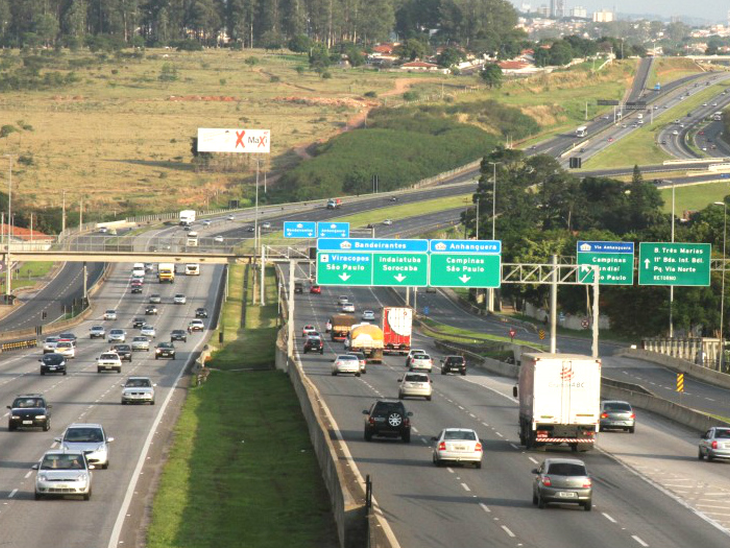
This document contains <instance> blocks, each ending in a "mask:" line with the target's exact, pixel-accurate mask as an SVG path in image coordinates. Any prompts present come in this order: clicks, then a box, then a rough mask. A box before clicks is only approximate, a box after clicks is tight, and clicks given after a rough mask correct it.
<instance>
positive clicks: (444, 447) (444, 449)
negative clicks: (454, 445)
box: [439, 441, 446, 451]
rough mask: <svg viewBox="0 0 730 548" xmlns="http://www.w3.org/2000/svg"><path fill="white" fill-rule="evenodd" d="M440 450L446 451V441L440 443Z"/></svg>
mask: <svg viewBox="0 0 730 548" xmlns="http://www.w3.org/2000/svg"><path fill="white" fill-rule="evenodd" d="M439 451H446V442H445V441H442V442H441V443H439Z"/></svg>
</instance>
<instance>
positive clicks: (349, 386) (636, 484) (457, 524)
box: [295, 287, 730, 548]
mask: <svg viewBox="0 0 730 548" xmlns="http://www.w3.org/2000/svg"><path fill="white" fill-rule="evenodd" d="M340 294H347V295H349V296H350V299H351V301H352V302H354V303H355V306H356V310H357V312H358V313H359V312H361V311H362V310H365V309H368V308H370V309H373V310H379V307H380V305H381V304H397V303H394V301H393V297H392V294H391V293H390V291H388V290H385V289H375V288H373V289H370V288H337V287H331V288H324V290H323V292H322V294H321V295H314V294H309V293H304V294H303V295H298V296H297V297H296V311H297V312H296V328H299V327H300V326H301V325H303V324H305V323H314V324H315V325H316V326H317V327H319V328H320V329H322V328H323V327H324V323H325V321H326V318H327V317H329V315H331V314H332V313H334V312H336V309H337V307H336V299H337V296H338V295H340ZM432 295H433V294H429V297H431V296H432ZM503 329H504V327H503ZM295 332H298V329H295ZM301 343H302V339H301V338H298V341H297V346H298V347H300V346H301ZM560 344H561V345H563V341H561V343H560ZM414 346H417V347H423V348H425V349H427V350H429V351H431V352H432V355H433V356H435V357H437V358H438V357H439V356H441V355H442V353H441V352H438V351H436V350H435V348H434V347H433V345H432V342H431V341H430V340H429V339H427V338H423V337H420V336H417V337H416V339H415V342H414ZM341 350H342V345H341V343H334V342H330V341H327V346H326V352H325V355H324V356H319V355H311V354H308V355H301V356H300V357H299V358H300V360H301V361H302V364H303V368H304V371H305V373H306V374H307V375H308V376H309V378H310V379H311V380H312V381H313V382H314V383H315V385H316V386H317V388H318V390H319V392H320V394H321V396H322V397H323V399H324V401H325V403H326V405H327V407H328V408H329V410H330V412H331V413H332V415H333V417H334V419H335V422H336V424H337V429H338V430H337V432H336V433H335V434H336V435H337V437H338V438H341V439H342V440H343V442H344V443H345V444H346V445H347V449H348V451H349V453H350V455H351V456H352V459H353V461H354V463H355V464H356V465H357V467H358V469H359V470H360V472H361V474H362V475H363V476H364V475H365V474H369V475H370V476H371V478H372V479H373V488H374V495H375V498H376V500H377V501H378V504H379V505H380V507H381V509H382V510H383V512H384V514H385V516H386V517H387V519H388V521H389V523H390V525H391V527H392V528H393V530H394V532H395V534H396V536H397V538H398V541H399V542H400V545H401V546H402V547H404V548H410V547H422V546H423V547H429V546H433V547H436V546H439V547H440V546H449V547H454V548H457V547H474V546H535V547H538V546H539V547H541V548H545V547H548V548H550V547H561V546H576V547H585V546H606V547H615V546H639V547H642V546H643V547H646V546H657V547H659V546H661V547H665V546H677V547H685V546H688V545H693V546H697V545H699V546H708V547H709V546H718V547H719V546H726V545H727V543H728V541H729V538H728V537H729V536H730V532H729V531H728V526H730V520H729V519H728V518H730V503H729V502H728V499H727V496H726V494H727V493H730V480H728V478H727V474H726V473H725V469H724V466H722V465H719V466H707V465H706V464H707V463H704V462H702V463H701V462H699V461H697V460H696V441H697V434H696V433H693V432H689V431H687V430H686V429H683V428H680V427H678V426H677V425H674V424H672V423H669V422H668V421H664V420H662V419H660V418H658V417H655V416H652V415H649V414H644V413H640V415H639V423H638V427H637V434H634V435H630V434H614V433H602V434H601V435H600V437H599V444H598V447H599V451H594V452H589V453H583V454H580V457H581V458H583V459H584V460H585V461H586V464H587V466H588V467H589V471H590V473H591V474H592V477H593V480H594V489H595V491H594V509H593V513H592V514H586V513H585V512H583V511H582V510H578V509H576V508H571V507H564V508H560V507H550V508H548V509H546V510H538V509H537V508H536V507H534V506H532V504H531V481H532V476H531V473H530V470H531V469H532V468H534V467H536V465H537V464H538V463H539V462H540V461H541V460H542V459H544V458H545V457H547V456H559V455H563V456H568V457H571V456H575V455H574V454H572V453H570V451H569V450H568V449H567V448H565V449H561V448H557V449H552V450H548V451H530V452H527V451H525V450H524V449H523V448H521V447H519V446H518V445H517V444H518V437H517V433H516V430H517V424H516V423H517V406H516V402H515V400H514V399H513V398H512V396H511V390H512V385H513V384H514V381H513V380H512V379H504V378H500V377H497V376H494V375H489V374H486V373H483V372H480V371H477V370H476V369H471V370H470V372H469V374H468V375H467V376H466V377H461V376H455V375H448V376H441V375H439V374H438V367H436V369H435V371H434V375H433V379H434V390H435V394H434V399H433V401H432V402H427V401H424V400H407V401H406V405H407V408H408V409H409V410H410V411H412V412H413V414H414V415H413V417H412V424H413V427H414V430H413V437H412V441H411V443H410V444H404V443H403V442H402V441H399V440H384V439H380V440H377V441H373V442H369V443H368V442H365V441H364V439H363V417H362V415H361V411H362V410H363V409H366V408H368V407H369V405H370V404H371V403H372V402H373V401H375V400H376V399H378V398H394V397H397V379H398V377H399V376H401V375H402V374H403V372H404V371H405V369H404V367H403V363H404V358H403V357H400V356H392V357H387V358H386V360H385V363H384V364H383V365H375V364H373V365H369V368H368V373H367V374H366V375H363V376H361V377H360V378H355V377H351V376H337V377H333V376H331V375H330V366H331V364H330V360H331V359H332V358H333V357H334V355H335V354H336V353H337V352H340V351H341ZM436 363H438V361H437V360H436ZM445 427H465V428H473V429H475V430H476V431H477V432H478V433H479V434H480V437H481V438H482V442H483V443H484V447H485V460H484V465H483V469H482V470H475V469H473V468H471V467H464V468H462V467H449V468H436V467H434V466H433V464H432V463H431V454H430V446H431V441H430V437H431V436H434V435H436V434H437V433H438V431H439V430H440V429H442V428H445ZM604 440H605V441H604ZM703 486H712V488H711V489H709V490H708V489H703ZM710 491H711V493H710ZM718 493H721V494H723V495H724V496H721V495H718ZM708 500H709V501H711V502H707V501H708ZM708 505H709V506H708Z"/></svg>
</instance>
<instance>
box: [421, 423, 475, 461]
mask: <svg viewBox="0 0 730 548" xmlns="http://www.w3.org/2000/svg"><path fill="white" fill-rule="evenodd" d="M431 440H432V441H434V442H435V443H434V446H433V457H432V458H433V463H434V464H435V465H436V466H441V465H442V464H443V463H445V462H468V463H473V464H474V466H476V467H477V468H481V467H482V456H483V453H484V451H483V450H482V442H481V441H480V440H479V436H477V433H476V432H475V431H474V430H469V429H468V428H445V429H444V430H442V431H441V433H440V434H439V435H438V436H435V437H433V438H431Z"/></svg>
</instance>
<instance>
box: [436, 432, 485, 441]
mask: <svg viewBox="0 0 730 548" xmlns="http://www.w3.org/2000/svg"><path fill="white" fill-rule="evenodd" d="M444 439H445V440H471V441H474V440H476V439H477V436H476V434H475V433H474V432H471V431H469V430H447V431H446V432H444Z"/></svg>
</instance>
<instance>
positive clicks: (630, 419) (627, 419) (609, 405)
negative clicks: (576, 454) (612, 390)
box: [599, 400, 636, 434]
mask: <svg viewBox="0 0 730 548" xmlns="http://www.w3.org/2000/svg"><path fill="white" fill-rule="evenodd" d="M613 428H615V429H618V430H626V431H627V432H631V433H632V434H633V433H634V430H635V428H636V413H634V410H633V408H632V407H631V404H630V403H629V402H626V401H616V400H606V401H604V402H601V418H600V421H599V429H600V430H601V431H604V430H609V429H613Z"/></svg>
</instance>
